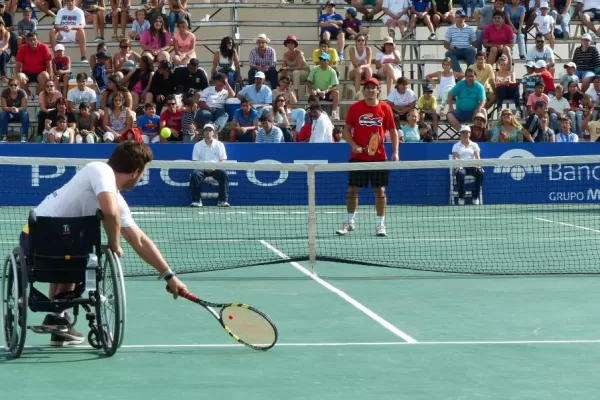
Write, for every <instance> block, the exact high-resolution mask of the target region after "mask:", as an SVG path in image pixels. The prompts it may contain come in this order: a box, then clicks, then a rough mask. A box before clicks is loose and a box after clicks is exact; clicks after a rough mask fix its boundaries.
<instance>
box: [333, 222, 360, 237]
mask: <svg viewBox="0 0 600 400" xmlns="http://www.w3.org/2000/svg"><path fill="white" fill-rule="evenodd" d="M355 228H356V227H355V226H354V224H351V223H350V222H348V221H346V222H344V223H343V224H342V226H340V229H338V230H337V231H336V232H335V233H337V234H338V235H340V236H344V235H345V234H346V233H348V232H351V231H353V230H354V229H355Z"/></svg>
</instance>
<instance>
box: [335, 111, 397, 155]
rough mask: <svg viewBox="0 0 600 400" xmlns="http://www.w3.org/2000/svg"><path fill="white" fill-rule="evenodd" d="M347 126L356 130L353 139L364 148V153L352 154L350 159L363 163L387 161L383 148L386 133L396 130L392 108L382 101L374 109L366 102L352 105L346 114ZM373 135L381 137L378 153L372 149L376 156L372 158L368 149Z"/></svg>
mask: <svg viewBox="0 0 600 400" xmlns="http://www.w3.org/2000/svg"><path fill="white" fill-rule="evenodd" d="M346 125H350V126H351V127H352V128H353V129H354V133H353V135H352V137H353V139H354V141H355V142H356V144H357V145H358V146H360V147H362V148H363V152H362V153H358V154H356V153H352V152H351V153H350V158H352V159H355V160H361V161H386V160H387V154H386V153H385V147H384V146H383V142H384V138H385V131H388V130H390V129H396V124H395V123H394V114H393V113H392V108H391V107H390V106H389V105H388V104H387V103H385V102H382V101H380V102H379V104H377V105H376V106H374V107H372V106H369V105H368V104H367V102H366V101H365V100H361V101H359V102H356V103H354V104H352V105H351V106H350V108H349V109H348V113H347V114H346ZM373 134H376V135H378V136H379V142H378V143H379V145H378V147H377V149H376V151H375V149H372V153H374V154H373V155H372V156H371V155H369V151H367V147H368V146H369V141H370V139H371V136H372V135H373Z"/></svg>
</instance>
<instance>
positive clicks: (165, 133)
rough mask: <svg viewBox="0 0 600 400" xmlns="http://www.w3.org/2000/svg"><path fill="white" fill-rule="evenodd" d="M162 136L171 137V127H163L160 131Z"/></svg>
mask: <svg viewBox="0 0 600 400" xmlns="http://www.w3.org/2000/svg"><path fill="white" fill-rule="evenodd" d="M160 136H162V137H164V138H165V139H167V138H169V137H171V130H170V129H169V128H162V129H161V131H160Z"/></svg>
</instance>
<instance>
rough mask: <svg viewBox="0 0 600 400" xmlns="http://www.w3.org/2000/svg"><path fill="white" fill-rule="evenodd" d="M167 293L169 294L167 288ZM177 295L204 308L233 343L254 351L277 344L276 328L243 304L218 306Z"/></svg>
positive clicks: (265, 318)
mask: <svg viewBox="0 0 600 400" xmlns="http://www.w3.org/2000/svg"><path fill="white" fill-rule="evenodd" d="M167 291H168V292H170V290H169V287H168V286H167ZM179 295H180V296H181V297H185V298H186V299H188V300H189V301H191V302H193V303H196V304H199V305H201V306H202V307H204V308H206V309H207V310H208V311H209V312H210V313H211V314H212V316H213V317H215V318H216V319H217V321H219V323H220V324H221V326H222V327H223V329H225V332H227V333H228V334H229V336H231V337H232V338H233V339H234V340H235V341H237V342H239V343H241V344H244V345H246V346H248V347H250V348H253V349H255V350H269V349H270V348H271V347H273V346H275V343H276V342H277V328H276V327H275V324H273V322H271V320H270V319H269V317H267V316H266V315H265V314H264V313H262V312H260V311H259V310H257V309H256V308H254V307H252V306H249V305H248V304H243V303H226V304H218V303H211V302H208V301H204V300H202V299H200V298H198V296H196V295H194V294H192V293H190V292H187V291H185V290H180V291H179Z"/></svg>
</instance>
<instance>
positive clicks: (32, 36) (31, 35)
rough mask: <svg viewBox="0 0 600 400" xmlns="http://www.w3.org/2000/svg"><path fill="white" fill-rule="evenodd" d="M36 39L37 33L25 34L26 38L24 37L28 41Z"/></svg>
mask: <svg viewBox="0 0 600 400" xmlns="http://www.w3.org/2000/svg"><path fill="white" fill-rule="evenodd" d="M36 37H37V33H35V32H29V33H28V34H27V36H25V39H27V40H29V39H31V38H36Z"/></svg>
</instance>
